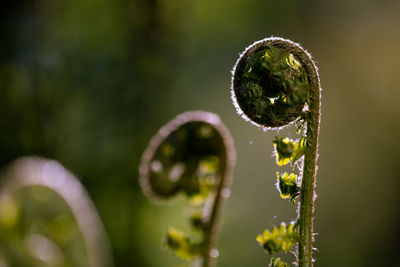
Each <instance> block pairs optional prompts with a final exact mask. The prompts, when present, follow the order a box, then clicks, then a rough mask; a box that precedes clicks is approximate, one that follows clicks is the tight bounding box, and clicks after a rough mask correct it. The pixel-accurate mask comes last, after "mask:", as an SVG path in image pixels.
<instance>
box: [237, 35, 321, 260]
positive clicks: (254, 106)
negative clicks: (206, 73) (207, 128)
mask: <svg viewBox="0 0 400 267" xmlns="http://www.w3.org/2000/svg"><path fill="white" fill-rule="evenodd" d="M232 74H233V75H232V85H231V95H232V100H233V103H234V105H235V107H236V109H237V111H238V113H239V115H241V116H242V117H243V118H244V119H245V120H247V121H250V122H251V123H252V124H254V125H256V126H258V127H261V128H263V129H264V130H268V129H281V128H283V127H286V126H290V125H296V127H297V134H302V133H303V134H302V136H301V137H300V138H298V139H296V140H291V139H289V138H278V137H276V139H275V140H274V141H273V144H274V148H275V151H274V152H275V155H276V163H277V165H278V166H284V165H287V164H288V163H289V162H290V163H291V164H290V165H291V167H292V169H294V168H295V167H299V168H301V167H302V170H301V172H300V173H299V175H297V174H294V173H291V174H288V173H284V174H281V173H280V172H278V173H277V188H278V190H279V191H280V195H281V197H282V198H284V199H290V200H291V201H292V202H293V203H295V202H299V209H298V210H299V214H298V218H297V221H296V223H295V225H296V227H294V224H290V225H289V226H287V227H286V226H285V224H283V225H284V226H281V227H280V228H274V229H273V230H272V231H271V232H270V231H268V230H266V231H265V232H264V234H263V235H260V236H258V237H257V241H258V242H259V243H260V244H262V245H263V247H264V248H265V250H266V251H267V252H269V254H273V253H277V252H288V251H289V250H290V248H291V247H292V245H293V244H295V243H297V244H298V255H297V259H298V262H297V264H298V265H299V266H300V267H311V266H312V265H313V259H312V250H313V248H312V242H313V236H314V234H313V211H314V199H315V181H316V170H317V156H318V135H319V124H320V92H321V89H320V82H319V76H318V71H317V68H316V66H315V64H314V61H313V60H312V58H311V55H310V54H309V53H307V52H306V51H305V50H304V49H303V48H302V47H301V46H300V45H298V44H296V43H293V42H291V41H289V40H286V39H282V38H276V37H272V38H267V39H264V40H261V41H258V42H255V43H254V44H252V45H250V46H249V47H247V48H246V49H245V51H244V52H243V53H242V54H241V55H240V57H239V59H238V61H237V62H236V64H235V67H234V69H233V72H232ZM302 129H303V130H302ZM300 184H301V185H300ZM298 199H299V201H297V200H298ZM282 227H283V228H282ZM289 227H290V229H289ZM288 232H290V235H289V236H290V237H291V238H289V240H290V242H289V241H288V242H286V241H287V240H288V239H287V237H288V234H287V233H288ZM284 241H285V242H284ZM270 266H288V265H287V264H286V263H282V262H281V261H280V259H279V260H278V259H276V260H275V259H274V260H271V265H270Z"/></svg>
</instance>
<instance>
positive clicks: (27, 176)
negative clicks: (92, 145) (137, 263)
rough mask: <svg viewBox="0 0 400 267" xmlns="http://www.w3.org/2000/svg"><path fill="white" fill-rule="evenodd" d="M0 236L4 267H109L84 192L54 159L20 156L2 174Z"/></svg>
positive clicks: (101, 235)
mask: <svg viewBox="0 0 400 267" xmlns="http://www.w3.org/2000/svg"><path fill="white" fill-rule="evenodd" d="M0 236H1V239H0V262H2V257H1V256H2V255H4V257H5V260H6V263H8V264H9V265H7V264H6V266H89V267H111V266H113V261H112V257H111V248H110V246H109V241H108V238H107V237H106V234H105V232H104V228H103V224H102V222H101V220H100V218H99V216H98V214H97V212H96V209H95V207H94V205H93V203H92V201H91V200H90V198H89V196H88V194H87V193H86V190H85V188H84V187H83V186H82V184H81V183H80V182H79V180H78V179H76V178H75V176H74V175H73V174H72V173H70V172H69V171H68V170H66V169H65V168H64V167H63V166H62V165H61V164H60V163H58V162H56V161H54V160H48V159H44V158H39V157H22V158H19V159H17V160H15V161H14V162H13V163H12V164H11V165H10V166H9V167H8V168H7V169H6V170H5V171H4V172H2V175H1V184H0Z"/></svg>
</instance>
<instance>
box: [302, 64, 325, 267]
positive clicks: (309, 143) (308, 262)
mask: <svg viewBox="0 0 400 267" xmlns="http://www.w3.org/2000/svg"><path fill="white" fill-rule="evenodd" d="M307 65H308V68H309V69H310V68H311V70H312V73H311V76H312V79H311V85H312V90H311V92H310V100H309V109H310V110H309V113H308V117H307V119H306V122H307V134H306V136H307V137H306V138H307V139H306V150H305V155H304V167H303V181H302V186H301V192H300V213H299V221H298V224H299V236H300V241H299V266H300V267H312V266H313V259H312V243H313V239H314V238H313V213H314V200H315V197H316V194H315V184H316V175H317V159H318V136H319V124H320V117H321V115H320V114H321V113H320V84H319V77H318V72H317V70H316V67H315V65H314V64H312V65H310V64H307Z"/></svg>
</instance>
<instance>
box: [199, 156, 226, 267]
mask: <svg viewBox="0 0 400 267" xmlns="http://www.w3.org/2000/svg"><path fill="white" fill-rule="evenodd" d="M223 162H225V166H224V167H223V168H222V171H221V179H222V181H221V183H220V184H219V188H218V189H217V190H216V195H215V199H214V203H213V208H212V211H211V216H210V219H209V223H208V227H207V232H206V236H205V239H204V241H205V243H204V250H203V253H202V258H203V264H202V266H203V267H214V266H215V265H216V258H217V257H218V250H216V249H217V242H218V232H219V224H220V218H221V211H222V208H223V204H224V202H225V201H224V200H225V198H226V197H227V196H226V195H225V196H224V193H223V190H225V189H227V187H228V185H229V183H230V181H231V173H230V169H231V168H230V167H228V168H227V166H226V163H228V164H230V161H227V160H226V159H224V160H223ZM227 190H229V189H227Z"/></svg>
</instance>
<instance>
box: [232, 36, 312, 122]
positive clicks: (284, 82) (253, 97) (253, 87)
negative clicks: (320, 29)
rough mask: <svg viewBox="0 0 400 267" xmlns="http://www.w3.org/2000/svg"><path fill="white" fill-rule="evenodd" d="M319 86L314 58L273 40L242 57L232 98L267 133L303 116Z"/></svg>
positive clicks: (260, 43) (297, 47)
mask: <svg viewBox="0 0 400 267" xmlns="http://www.w3.org/2000/svg"><path fill="white" fill-rule="evenodd" d="M315 84H317V85H318V84H319V80H318V75H317V73H316V67H315V65H314V62H313V60H312V59H311V56H310V55H309V54H308V53H307V52H306V51H305V50H304V49H303V48H302V47H301V46H300V45H298V44H296V43H293V42H292V41H289V40H286V39H282V38H277V37H271V38H266V39H263V40H260V41H257V42H255V43H254V44H252V45H250V46H249V47H247V48H246V49H245V51H244V52H243V53H242V54H241V55H240V57H239V59H238V60H237V62H236V64H235V66H234V68H233V71H232V81H231V97H232V101H233V104H234V106H235V107H236V109H237V111H238V113H239V115H241V116H242V117H243V118H244V119H245V120H246V121H250V122H251V123H252V124H254V125H256V126H258V127H261V128H263V129H264V130H265V129H271V128H275V129H276V128H277V129H279V128H282V127H285V126H287V125H288V124H292V123H293V122H294V121H296V119H298V118H299V117H301V115H302V112H303V110H304V106H305V104H306V103H307V101H308V98H309V92H310V90H312V88H315V86H314V85H315ZM317 88H319V86H317Z"/></svg>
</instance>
